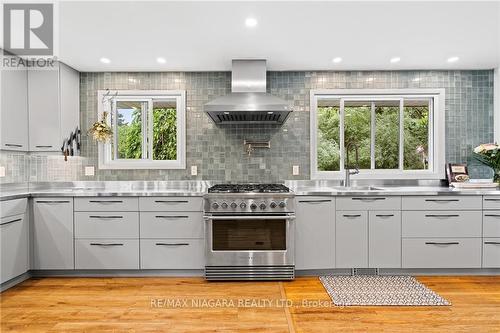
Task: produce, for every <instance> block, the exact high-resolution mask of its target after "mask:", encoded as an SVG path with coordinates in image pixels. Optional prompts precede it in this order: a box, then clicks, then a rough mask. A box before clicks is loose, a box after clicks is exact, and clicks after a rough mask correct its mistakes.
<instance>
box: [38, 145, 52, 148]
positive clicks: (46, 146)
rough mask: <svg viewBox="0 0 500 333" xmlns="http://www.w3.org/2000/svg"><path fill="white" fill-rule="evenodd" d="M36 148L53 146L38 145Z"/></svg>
mask: <svg viewBox="0 0 500 333" xmlns="http://www.w3.org/2000/svg"><path fill="white" fill-rule="evenodd" d="M35 147H36V148H52V146H44V145H36V146H35Z"/></svg>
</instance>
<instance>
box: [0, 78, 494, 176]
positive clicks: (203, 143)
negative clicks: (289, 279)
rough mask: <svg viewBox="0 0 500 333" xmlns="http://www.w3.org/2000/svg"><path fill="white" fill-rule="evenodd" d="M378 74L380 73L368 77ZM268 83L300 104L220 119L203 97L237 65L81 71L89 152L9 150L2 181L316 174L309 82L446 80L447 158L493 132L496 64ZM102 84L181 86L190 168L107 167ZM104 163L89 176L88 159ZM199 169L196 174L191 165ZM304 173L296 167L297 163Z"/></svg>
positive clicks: (319, 85) (434, 83)
mask: <svg viewBox="0 0 500 333" xmlns="http://www.w3.org/2000/svg"><path fill="white" fill-rule="evenodd" d="M369 77H372V78H374V80H373V81H367V80H366V79H367V78H369ZM267 81H268V82H267V87H268V91H269V92H270V93H272V94H274V95H277V96H279V97H281V98H284V99H286V100H288V101H289V102H290V103H292V104H293V105H294V110H295V112H294V113H292V115H291V116H290V118H289V119H288V121H287V122H286V124H285V125H284V126H282V127H280V126H276V125H229V126H227V125H225V126H220V127H217V126H216V125H215V124H213V123H212V122H211V121H210V120H209V119H208V117H207V116H206V115H205V114H204V113H203V104H204V103H206V102H208V101H210V100H212V99H213V98H215V97H217V96H221V95H224V94H227V93H229V92H230V89H231V73H230V72H161V73H156V72H154V73H153V72H151V73H149V72H148V73H81V75H80V82H81V84H80V88H81V92H80V105H81V119H80V121H81V128H82V134H83V135H82V154H81V155H82V156H81V157H70V158H69V159H68V161H67V162H65V161H64V158H63V156H60V155H40V154H35V153H30V154H27V153H15V152H7V151H2V152H1V154H0V165H2V166H5V168H6V176H5V177H2V178H0V183H14V182H27V181H71V180H184V179H185V180H194V179H200V180H201V179H203V180H214V181H233V182H271V181H280V180H285V179H309V174H310V170H309V150H310V147H309V90H310V89H328V88H331V89H339V88H445V90H446V101H445V104H446V160H447V161H448V162H457V163H458V162H466V161H469V160H470V155H471V152H472V149H473V148H474V147H475V146H476V145H477V144H479V143H482V142H489V141H492V140H493V71H491V70H479V71H377V72H372V71H342V72H332V71H320V72H268V76H267ZM99 89H180V90H186V98H187V112H186V116H187V121H186V124H187V131H186V139H187V147H186V161H187V163H186V165H187V168H186V170H99V169H97V145H96V143H95V142H94V141H93V140H92V139H91V138H89V137H88V136H87V134H86V132H87V129H88V127H89V125H90V124H91V123H93V122H94V121H96V119H97V102H98V101H97V90H99ZM245 139H248V140H270V141H271V149H256V150H255V151H254V152H253V154H252V156H248V155H247V154H246V152H245V150H244V147H243V140H245ZM88 165H92V166H95V167H96V172H95V176H92V177H87V176H84V167H85V166H88ZM191 165H196V166H198V175H197V176H191V175H190V166H191ZM293 165H299V166H300V175H299V176H293V175H292V166H293Z"/></svg>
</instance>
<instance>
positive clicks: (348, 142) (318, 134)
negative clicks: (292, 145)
mask: <svg viewBox="0 0 500 333" xmlns="http://www.w3.org/2000/svg"><path fill="white" fill-rule="evenodd" d="M444 153H445V151H444V89H398V90H392V89H391V90H388V89H377V90H365V89H341V90H312V91H311V178H312V179H330V178H331V179H335V178H343V177H344V170H345V169H347V168H355V167H358V168H359V169H360V171H361V172H360V174H359V175H357V176H354V178H377V179H396V178H398V179H440V178H444V169H445V168H444ZM356 159H357V160H358V163H357V164H356Z"/></svg>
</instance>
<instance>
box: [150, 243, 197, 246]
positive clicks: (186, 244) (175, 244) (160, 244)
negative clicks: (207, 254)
mask: <svg viewBox="0 0 500 333" xmlns="http://www.w3.org/2000/svg"><path fill="white" fill-rule="evenodd" d="M156 245H157V246H189V243H156Z"/></svg>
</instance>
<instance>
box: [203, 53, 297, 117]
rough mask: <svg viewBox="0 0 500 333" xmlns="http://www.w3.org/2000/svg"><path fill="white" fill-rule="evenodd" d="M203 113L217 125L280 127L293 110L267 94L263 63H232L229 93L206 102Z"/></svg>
mask: <svg viewBox="0 0 500 333" xmlns="http://www.w3.org/2000/svg"><path fill="white" fill-rule="evenodd" d="M204 111H205V112H206V113H207V114H208V116H209V117H210V118H211V119H212V120H213V121H214V122H215V123H217V124H231V123H240V124H241V123H274V124H283V123H284V122H285V121H286V119H287V118H288V116H289V114H290V112H292V111H293V110H292V107H291V106H290V104H289V103H287V102H286V101H285V100H283V99H281V98H278V97H276V96H273V95H271V94H268V93H266V61H265V60H233V69H232V79H231V93H230V94H229V95H226V96H222V97H219V98H216V99H214V100H213V101H211V102H208V103H207V104H205V106H204Z"/></svg>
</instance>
